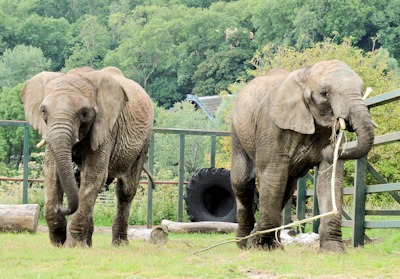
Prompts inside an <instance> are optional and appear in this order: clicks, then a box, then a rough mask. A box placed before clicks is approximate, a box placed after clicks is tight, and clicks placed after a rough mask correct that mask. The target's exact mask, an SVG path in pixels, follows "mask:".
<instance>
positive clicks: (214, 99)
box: [186, 94, 221, 121]
mask: <svg viewBox="0 0 400 279" xmlns="http://www.w3.org/2000/svg"><path fill="white" fill-rule="evenodd" d="M186 99H187V100H188V101H190V102H193V103H194V104H195V105H196V106H198V107H199V108H201V109H202V110H203V111H204V113H205V114H206V115H207V117H208V118H210V120H213V121H214V120H215V115H216V113H217V109H218V106H219V105H220V104H221V96H219V95H214V96H204V97H197V96H196V95H192V94H187V97H186Z"/></svg>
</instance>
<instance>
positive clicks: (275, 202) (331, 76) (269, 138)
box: [231, 60, 374, 251]
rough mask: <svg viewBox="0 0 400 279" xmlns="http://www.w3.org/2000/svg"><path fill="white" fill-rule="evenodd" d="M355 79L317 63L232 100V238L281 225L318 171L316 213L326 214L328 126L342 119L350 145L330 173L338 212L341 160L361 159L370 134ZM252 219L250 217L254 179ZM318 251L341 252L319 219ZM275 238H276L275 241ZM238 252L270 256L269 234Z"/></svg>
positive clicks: (278, 73) (336, 66) (334, 224)
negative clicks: (301, 181) (301, 184)
mask: <svg viewBox="0 0 400 279" xmlns="http://www.w3.org/2000/svg"><path fill="white" fill-rule="evenodd" d="M362 90H363V82H362V80H361V78H360V77H359V76H358V75H357V74H356V73H355V72H354V71H353V70H351V69H350V68H349V67H348V66H347V65H346V64H345V63H343V62H341V61H336V60H333V61H324V62H319V63H317V64H314V65H312V66H310V67H308V68H305V69H301V70H297V71H294V72H287V71H285V70H272V71H270V72H269V73H267V74H266V75H265V76H261V77H257V78H255V79H254V80H252V81H251V82H249V83H248V84H247V85H246V86H245V87H244V88H243V89H242V90H241V91H240V92H239V94H238V96H237V97H236V100H235V103H234V107H233V112H232V143H231V145H232V147H231V148H232V149H231V152H232V170H231V181H232V187H233V190H234V193H235V195H236V200H237V205H238V212H237V217H238V218H237V220H238V224H239V229H238V232H237V236H238V237H243V236H247V235H249V234H250V233H251V232H252V231H253V229H254V231H253V232H255V231H261V230H266V229H271V228H276V227H278V226H280V225H281V211H282V209H283V207H284V205H285V204H286V202H287V201H288V199H289V198H290V197H291V196H292V195H293V193H294V191H295V189H296V182H297V180H298V178H299V177H302V176H303V175H305V174H306V173H307V172H308V170H309V169H310V168H312V167H314V166H316V165H319V174H318V181H317V193H318V203H319V207H320V212H321V214H322V213H326V212H329V211H331V210H332V202H331V191H330V179H331V174H332V168H331V163H332V159H333V145H332V144H331V142H330V136H331V133H332V128H331V127H332V126H333V120H334V119H338V118H343V119H344V120H345V121H346V124H347V127H348V129H349V130H350V131H355V133H356V135H357V139H358V145H357V147H355V148H354V149H348V150H345V152H344V153H343V152H341V155H340V157H339V159H340V160H339V161H338V165H337V171H336V185H335V190H336V204H337V207H338V209H339V211H341V207H342V180H343V160H345V159H355V158H360V157H363V156H366V155H367V153H368V152H369V150H370V149H371V147H372V144H373V140H374V128H373V124H372V122H371V119H370V114H369V111H368V109H367V106H366V104H365V102H364V101H363V100H362ZM256 178H257V181H258V186H259V191H260V192H259V195H260V196H259V210H260V212H259V213H260V215H259V219H258V221H257V225H256V227H254V223H255V218H254V216H253V213H252V200H253V197H254V189H255V187H256V186H255V179H256ZM319 233H320V249H321V250H326V251H344V250H345V247H344V245H343V242H342V235H341V216H340V215H338V214H336V215H335V216H330V217H325V218H323V219H322V220H321V225H320V228H319ZM278 235H279V234H278ZM238 245H239V247H241V248H263V249H274V248H278V247H279V246H280V245H279V243H278V242H277V241H276V240H275V234H274V233H272V234H264V235H262V236H255V237H252V238H250V239H249V240H247V241H246V240H242V241H241V242H240V243H239V244H238Z"/></svg>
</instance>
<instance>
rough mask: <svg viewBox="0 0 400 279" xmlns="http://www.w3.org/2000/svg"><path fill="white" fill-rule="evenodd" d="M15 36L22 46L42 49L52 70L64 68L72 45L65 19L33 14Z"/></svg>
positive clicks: (69, 27) (70, 34) (68, 26)
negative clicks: (49, 60) (48, 59)
mask: <svg viewBox="0 0 400 279" xmlns="http://www.w3.org/2000/svg"><path fill="white" fill-rule="evenodd" d="M17 34H18V40H19V41H20V42H21V43H22V44H26V45H32V46H35V47H38V48H40V49H42V51H43V54H44V56H45V57H46V58H50V59H51V63H52V64H51V69H52V70H54V71H58V70H60V69H61V68H62V67H63V66H64V61H65V59H66V58H67V57H68V55H69V53H70V47H71V46H72V43H73V39H72V33H71V26H70V24H69V23H68V21H67V20H66V19H64V18H59V19H55V18H43V17H40V16H38V15H37V14H33V15H31V16H30V17H29V18H27V19H26V20H25V21H24V22H23V23H22V24H21V26H20V28H19V30H18V32H17Z"/></svg>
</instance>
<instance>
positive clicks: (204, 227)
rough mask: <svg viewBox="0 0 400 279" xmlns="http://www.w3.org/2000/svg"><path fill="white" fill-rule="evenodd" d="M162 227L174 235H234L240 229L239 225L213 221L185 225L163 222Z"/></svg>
mask: <svg viewBox="0 0 400 279" xmlns="http://www.w3.org/2000/svg"><path fill="white" fill-rule="evenodd" d="M161 225H162V226H163V227H164V228H165V229H166V230H167V231H168V232H174V233H232V232H234V231H236V230H237V228H238V224H237V223H229V222H211V221H203V222H193V223H184V222H174V221H170V220H162V222H161Z"/></svg>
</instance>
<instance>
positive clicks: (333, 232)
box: [317, 160, 345, 252]
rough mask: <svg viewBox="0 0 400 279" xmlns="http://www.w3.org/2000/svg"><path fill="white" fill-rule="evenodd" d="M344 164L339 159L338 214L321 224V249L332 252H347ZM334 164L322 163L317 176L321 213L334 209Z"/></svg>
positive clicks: (336, 179) (337, 169) (337, 184)
mask: <svg viewBox="0 0 400 279" xmlns="http://www.w3.org/2000/svg"><path fill="white" fill-rule="evenodd" d="M343 164H344V162H343V161H342V160H338V161H337V167H336V177H335V202H336V207H337V210H338V211H339V213H338V214H335V215H331V216H328V217H324V218H322V219H321V223H320V226H319V239H320V249H321V250H322V251H330V252H345V246H344V244H343V240H342V230H341V220H342V200H343V198H342V197H343V188H342V184H343V172H344V171H343ZM331 177H332V165H330V164H329V163H327V162H325V161H324V162H322V163H321V164H320V169H319V173H318V178H317V196H318V204H319V210H320V213H321V214H324V213H328V212H330V211H332V210H333V205H332V194H331Z"/></svg>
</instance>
